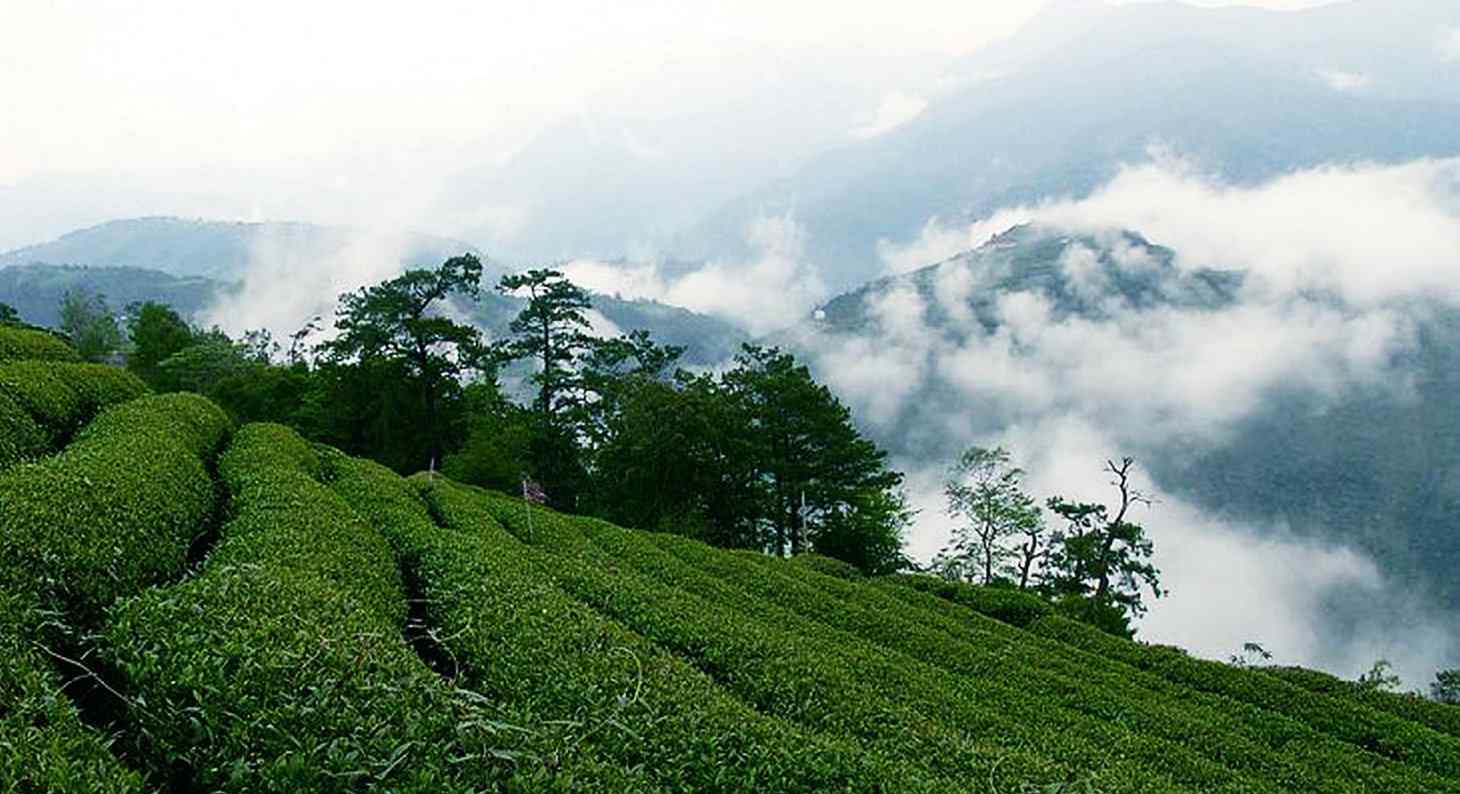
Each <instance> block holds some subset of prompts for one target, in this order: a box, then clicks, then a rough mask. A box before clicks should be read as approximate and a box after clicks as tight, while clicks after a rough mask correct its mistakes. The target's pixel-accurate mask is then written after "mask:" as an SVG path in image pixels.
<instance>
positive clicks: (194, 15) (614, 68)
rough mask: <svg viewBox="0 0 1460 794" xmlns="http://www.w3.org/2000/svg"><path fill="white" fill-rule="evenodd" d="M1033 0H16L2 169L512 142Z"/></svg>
mask: <svg viewBox="0 0 1460 794" xmlns="http://www.w3.org/2000/svg"><path fill="white" fill-rule="evenodd" d="M1204 4H1206V5H1216V4H1225V3H1204ZM1260 4H1261V5H1267V6H1270V7H1297V6H1305V5H1313V4H1314V3H1312V2H1292V0H1269V1H1268V2H1263V3H1260ZM1042 5H1043V2H1042V0H1002V2H998V3H969V2H966V1H961V0H923V1H922V2H911V3H896V4H889V3H842V2H830V1H828V0H808V1H807V2H797V3H786V2H780V0H739V1H738V2H729V1H727V0H711V1H701V2H648V1H646V0H631V1H629V2H622V1H619V2H614V1H610V0H546V1H545V2H537V3H505V2H487V3H481V2H466V1H465V0H430V1H427V2H417V3H411V4H408V5H403V4H370V3H363V4H362V3H352V2H337V1H334V0H331V1H329V2H311V3H299V2H285V1H283V0H257V1H256V2H250V3H241V4H240V3H221V2H188V1H185V0H147V1H146V2H141V1H140V0H132V1H130V2H127V1H123V0H85V1H82V0H4V2H0V96H3V97H5V100H6V108H5V110H6V112H5V113H4V114H3V117H0V141H3V146H0V185H5V184H14V183H17V182H20V181H22V180H24V179H26V178H28V177H36V176H39V175H48V174H78V173H89V172H111V171H125V172H137V171H143V172H151V171H157V172H177V171H179V170H183V169H188V168H245V169H246V168H267V169H275V170H281V171H285V172H288V171H289V170H290V169H299V168H302V167H303V165H304V164H307V163H317V162H321V161H329V162H339V161H346V162H348V161H351V160H356V159H365V158H369V159H378V158H387V159H392V160H401V161H404V162H406V163H408V164H409V165H410V167H411V168H425V169H430V168H432V167H433V166H440V164H442V163H443V162H447V161H450V160H452V159H453V158H455V157H457V156H458V155H459V153H460V152H461V151H462V150H463V149H466V148H473V149H481V148H483V147H485V148H487V149H490V150H496V151H498V152H500V153H502V154H503V155H505V154H506V153H507V152H510V151H511V150H512V149H513V148H514V147H516V146H520V145H521V144H522V142H523V141H524V140H526V139H527V138H528V137H530V136H531V134H532V133H533V132H535V131H536V130H539V129H541V128H542V127H543V126H545V125H547V124H549V123H551V122H552V121H554V120H556V119H559V118H562V117H564V116H567V115H571V114H573V113H579V112H585V111H590V112H591V111H594V110H601V109H605V108H613V109H615V110H616V111H619V112H630V113H633V112H639V113H650V114H652V113H657V112H665V111H667V110H669V109H672V108H678V107H683V106H685V105H694V104H696V103H705V102H711V103H712V102H714V100H715V96H714V94H713V93H708V92H706V90H705V88H706V86H709V85H714V86H720V87H725V86H730V85H734V84H736V83H738V82H744V81H749V82H751V83H756V82H757V81H759V82H761V83H764V82H765V80H766V78H767V77H774V74H775V71H776V69H778V68H789V67H791V66H793V65H795V64H804V63H808V62H809V63H814V62H816V61H817V60H819V59H831V60H834V61H836V62H837V64H838V66H839V67H842V66H845V65H847V64H850V63H856V64H859V65H860V68H863V69H867V70H868V71H869V74H870V73H872V72H874V71H875V72H878V73H884V74H883V76H885V70H886V69H887V68H888V64H889V63H893V62H896V63H922V62H924V61H925V60H926V59H937V58H947V57H952V56H957V55H961V54H967V53H969V52H972V51H974V50H976V49H977V48H979V47H981V46H984V45H986V44H988V43H989V42H992V41H995V40H997V39H999V38H1002V37H1006V36H1008V35H1010V34H1011V33H1013V32H1014V31H1015V30H1016V29H1017V28H1018V26H1019V25H1021V24H1022V23H1024V22H1025V21H1027V20H1028V19H1029V18H1030V17H1031V16H1032V15H1033V14H1034V13H1036V12H1037V11H1038V10H1039V8H1040V7H1041V6H1042ZM853 68H856V67H853ZM897 68H899V67H893V71H896V69H897ZM890 101H892V102H893V104H892V105H890V108H891V112H894V113H895V112H896V111H897V109H898V106H897V104H896V101H895V97H894V98H893V99H892V100H890ZM903 107H904V108H905V107H906V102H904V103H903ZM871 127H872V128H874V129H875V123H874V124H873V125H871ZM3 220H4V219H0V222H3Z"/></svg>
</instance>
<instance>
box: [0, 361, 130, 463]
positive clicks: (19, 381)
mask: <svg viewBox="0 0 1460 794" xmlns="http://www.w3.org/2000/svg"><path fill="white" fill-rule="evenodd" d="M147 391H148V390H147V386H146V384H144V383H142V381H141V380H139V379H138V378H137V376H136V375H133V374H132V373H130V372H128V371H126V370H124V369H118V368H116V367H108V366H104V365H101V364H66V363H55V362H50V361H18V362H10V363H6V364H0V395H3V396H4V397H6V398H9V400H11V401H13V402H15V403H16V404H18V405H19V406H20V407H21V408H23V409H24V410H25V411H26V412H27V413H28V414H30V416H31V418H32V420H34V422H35V423H36V424H37V425H39V426H40V427H41V429H43V430H44V431H45V432H46V435H47V441H48V443H49V444H50V445H51V446H52V447H53V448H54V447H59V446H60V445H62V444H64V443H66V442H67V441H69V440H70V438H71V436H72V435H74V434H75V433H76V431H77V430H78V429H80V428H81V427H82V426H83V425H85V424H86V423H87V421H89V420H90V419H91V417H92V416H94V415H95V414H96V412H97V411H100V410H101V409H102V408H105V407H107V406H109V405H115V404H117V403H122V402H126V401H127V400H132V399H135V398H137V397H141V396H142V395H144V394H146V393H147Z"/></svg>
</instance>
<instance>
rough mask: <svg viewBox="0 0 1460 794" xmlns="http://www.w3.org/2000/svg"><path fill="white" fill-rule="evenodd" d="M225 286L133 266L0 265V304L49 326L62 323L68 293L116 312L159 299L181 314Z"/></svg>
mask: <svg viewBox="0 0 1460 794" xmlns="http://www.w3.org/2000/svg"><path fill="white" fill-rule="evenodd" d="M228 288H229V287H228V285H226V284H224V283H223V282H219V281H214V280H212V279H207V278H202V277H199V276H174V275H172V274H170V273H163V272H161V271H159V270H146V269H143V268H137V267H86V266H80V265H44V264H33V265H13V266H11V267H6V268H0V303H8V304H10V305H11V306H14V307H15V309H16V310H17V311H18V312H20V317H21V319H23V320H25V321H26V322H29V323H34V324H36V325H44V326H49V327H53V328H54V327H57V326H59V325H60V323H61V316H60V306H61V299H62V298H63V297H64V296H65V295H66V293H68V292H80V293H89V294H97V295H101V296H103V297H105V298H106V300H107V305H109V306H110V307H111V308H112V309H113V310H116V311H120V310H121V309H123V308H125V307H126V306H127V305H128V304H130V303H133V302H137V301H158V302H161V303H166V304H167V305H169V306H171V307H173V308H174V309H176V310H177V311H178V313H180V314H182V315H183V316H184V317H193V316H195V315H197V314H198V313H199V312H201V311H202V310H203V309H205V308H207V307H208V306H210V305H212V303H213V302H214V301H215V300H217V299H218V297H219V295H220V294H222V293H223V292H225V291H226V290H228Z"/></svg>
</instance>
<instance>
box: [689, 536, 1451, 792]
mask: <svg viewBox="0 0 1460 794" xmlns="http://www.w3.org/2000/svg"><path fill="white" fill-rule="evenodd" d="M661 545H664V546H665V547H666V548H668V549H670V550H672V551H674V552H675V553H676V555H678V556H681V558H684V559H688V560H698V564H700V565H701V567H703V568H705V569H706V570H714V571H717V572H719V573H720V574H721V575H722V576H724V577H730V576H733V577H734V580H735V581H736V582H741V583H744V582H749V581H755V582H757V583H761V582H762V581H763V586H764V587H766V588H772V589H775V590H777V591H780V590H782V589H786V588H785V585H784V584H783V583H782V580H783V579H785V578H793V579H797V580H800V581H803V582H805V583H807V584H813V585H815V586H817V587H818V588H819V589H821V590H823V591H825V592H826V593H827V594H830V595H833V596H835V597H836V599H837V601H838V602H839V603H838V604H835V605H832V606H830V607H826V608H824V611H825V612H827V613H829V614H830V615H832V616H834V617H835V618H836V619H838V620H846V619H847V617H848V616H849V615H850V614H852V613H853V612H855V611H858V610H861V609H866V610H869V611H870V612H871V614H870V615H868V616H867V617H865V618H863V628H862V629H861V630H860V633H862V634H864V635H867V636H877V635H878V634H881V636H882V641H883V642H885V643H889V644H892V645H894V646H897V647H904V648H906V649H908V650H909V653H910V654H911V655H914V656H917V657H918V658H922V659H927V660H930V661H933V662H934V663H936V664H938V665H940V666H943V667H945V668H947V669H950V670H955V671H962V672H964V673H966V674H969V675H971V676H973V677H975V678H977V679H978V680H979V681H980V682H984V683H983V685H984V686H988V687H998V686H999V685H1000V684H1003V685H1006V686H1012V687H1014V688H1015V689H1016V690H1017V691H1021V692H1024V693H1027V696H1028V697H1029V698H1030V699H1032V700H1042V701H1045V702H1046V703H1047V704H1048V708H1050V709H1052V708H1054V707H1056V706H1058V705H1059V704H1061V703H1063V704H1064V705H1065V706H1066V707H1067V708H1071V709H1074V710H1078V711H1082V712H1086V713H1088V714H1090V715H1091V716H1093V717H1095V718H1097V719H1101V720H1106V721H1110V722H1118V723H1120V724H1122V725H1126V726H1128V727H1130V728H1131V729H1132V730H1135V731H1138V732H1140V733H1149V734H1153V735H1156V736H1161V737H1165V738H1167V739H1169V740H1172V741H1175V742H1177V743H1179V744H1181V745H1183V746H1185V747H1189V748H1191V749H1193V750H1198V751H1200V752H1202V753H1203V754H1205V755H1207V756H1208V757H1210V758H1212V759H1213V760H1216V761H1220V762H1221V763H1223V764H1225V765H1227V766H1229V767H1230V768H1232V769H1234V770H1238V771H1245V772H1247V773H1249V774H1254V775H1257V776H1260V777H1262V778H1266V779H1268V780H1270V781H1272V782H1274V783H1277V784H1279V785H1282V786H1285V787H1298V788H1301V789H1302V790H1305V791H1324V790H1327V791H1337V792H1349V791H1353V790H1373V791H1386V792H1393V791H1432V790H1436V789H1437V788H1443V787H1444V785H1445V783H1444V781H1441V780H1438V779H1437V778H1435V777H1434V776H1433V775H1427V774H1424V773H1421V772H1419V771H1417V770H1414V769H1410V768H1408V767H1404V766H1403V765H1401V764H1399V763H1397V762H1394V761H1391V760H1388V759H1383V758H1379V757H1377V756H1374V755H1372V754H1369V753H1366V752H1362V751H1360V750H1359V749H1357V748H1355V747H1353V746H1351V745H1348V744H1345V743H1343V742H1339V741H1338V740H1336V739H1333V738H1332V737H1328V736H1324V735H1322V734H1319V733H1317V732H1315V731H1313V730H1312V729H1311V728H1309V727H1308V726H1306V725H1303V724H1302V723H1299V722H1297V721H1295V720H1292V719H1289V718H1288V717H1286V716H1284V715H1283V714H1281V713H1278V712H1273V711H1264V710H1262V709H1258V708H1256V707H1253V706H1251V705H1249V704H1238V703H1233V702H1232V701H1229V700H1226V699H1224V698H1218V697H1213V696H1211V695H1206V694H1203V693H1200V692H1196V691H1194V690H1190V689H1186V688H1184V687H1181V686H1178V685H1175V684H1172V683H1171V682H1168V681H1165V680H1164V679H1160V678H1157V677H1155V676H1149V675H1145V674H1143V673H1139V672H1136V671H1133V670H1131V669H1130V668H1129V667H1126V666H1125V665H1122V664H1119V663H1117V662H1112V661H1110V660H1106V659H1103V658H1101V657H1098V656H1094V655H1091V654H1087V653H1084V652H1082V651H1078V650H1076V649H1074V648H1070V647H1067V646H1064V645H1062V644H1060V643H1057V642H1053V641H1050V640H1047V639H1044V638H1042V637H1038V636H1035V635H1032V634H1030V633H1028V632H1025V631H1023V630H1020V629H1018V628H1015V627H1012V626H1009V625H1007V624H1005V623H1002V622H999V621H996V620H994V619H992V618H988V617H986V616H983V615H980V614H978V613H976V612H973V611H971V610H968V609H966V608H964V607H961V606H958V605H956V604H954V603H952V602H950V601H946V600H943V599H940V598H937V597H934V596H932V595H929V594H926V593H922V592H919V591H917V590H914V589H912V588H908V587H904V586H901V585H898V584H894V583H890V582H887V581H885V580H876V583H877V584H878V585H880V586H878V587H862V586H857V585H854V584H851V583H847V582H843V581H840V580H836V579H832V578H828V577H825V576H821V575H818V574H815V573H812V572H809V571H806V570H805V569H803V568H800V567H798V566H794V565H785V564H782V563H781V562H780V561H778V560H774V559H771V558H767V557H764V556H763V555H755V554H743V555H739V556H740V558H741V560H742V561H744V562H746V563H752V564H754V565H755V566H756V567H758V568H760V569H761V572H760V573H758V574H757V573H754V572H752V571H749V570H741V571H736V569H735V568H732V567H730V566H729V565H728V564H726V563H724V562H723V561H722V560H721V556H719V555H713V554H706V553H705V552H706V551H707V550H702V549H696V548H695V547H694V544H684V543H680V542H676V541H671V540H669V539H661ZM808 613H809V610H808ZM844 613H845V614H844ZM930 631H931V633H932V635H931V636H929V632H930ZM940 634H941V635H944V636H947V637H949V638H951V639H953V640H955V641H957V643H956V644H955V645H954V646H945V647H944V648H943V649H942V650H939V648H938V647H937V646H936V645H935V644H931V643H930V640H931V639H933V638H934V637H936V636H937V635H940ZM996 697H997V696H996V695H993V694H985V695H984V698H985V700H986V701H990V702H992V701H993V700H994V699H995V698H996ZM1010 719H1017V718H1016V717H1015V716H1014V712H1013V711H1012V710H1011V711H1010ZM1049 727H1051V728H1053V725H1050V726H1049Z"/></svg>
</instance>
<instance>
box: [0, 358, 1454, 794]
mask: <svg viewBox="0 0 1460 794" xmlns="http://www.w3.org/2000/svg"><path fill="white" fill-rule="evenodd" d="M5 344H6V347H5V350H8V351H11V352H10V353H9V354H8V355H11V356H12V358H14V357H17V356H19V353H17V352H15V351H20V352H25V351H31V352H32V355H31V356H30V358H28V359H23V360H12V361H8V362H5V363H0V574H3V575H0V792H4V793H6V794H8V793H9V792H42V791H58V792H72V791H74V792H83V791H85V792H91V791H104V792H141V791H158V792H162V791H237V792H246V791H247V792H251V791H278V792H294V791H326V792H335V791H338V792H347V791H349V792H353V791H369V790H378V791H401V792H405V791H412V792H428V791H431V792H435V791H444V792H476V791H483V792H485V791H523V792H528V791H532V792H536V791H554V792H557V791H561V792H567V791H584V792H590V791H591V792H616V791H644V792H764V791H776V792H823V791H841V792H868V793H869V794H870V793H872V792H904V791H905V792H1019V793H1021V794H1022V793H1024V792H1029V793H1030V794H1033V793H1034V792H1048V793H1050V794H1054V793H1055V792H1284V791H1302V792H1335V794H1338V793H1339V792H1446V791H1451V792H1455V791H1460V709H1457V708H1455V707H1451V706H1442V705H1439V704H1433V703H1427V702H1423V701H1417V700H1413V699H1408V698H1400V697H1395V696H1384V695H1376V694H1374V693H1366V692H1361V691H1357V690H1354V689H1353V688H1352V687H1351V686H1347V685H1345V684H1344V682H1341V681H1338V680H1337V679H1333V678H1331V677H1328V676H1324V675H1323V674H1320V673H1315V672H1313V671H1306V670H1293V669H1273V670H1253V669H1238V668H1234V667H1230V666H1227V665H1224V664H1220V663H1216V662H1210V661H1204V660H1200V659H1195V658H1192V657H1189V656H1187V655H1185V654H1182V653H1180V652H1178V651H1175V650H1172V649H1166V648H1158V647H1152V646H1146V645H1142V644H1139V643H1133V642H1128V641H1125V640H1119V639H1115V638H1112V637H1109V636H1107V635H1104V634H1100V633H1098V632H1096V631H1094V630H1092V629H1090V628H1088V627H1086V626H1084V625H1082V624H1078V623H1073V622H1070V621H1068V620H1066V619H1064V618H1062V617H1060V616H1058V615H1055V614H1052V613H1050V612H1049V610H1048V609H1046V608H1044V607H1043V606H1042V605H1041V604H1040V603H1038V602H1030V601H1028V600H1027V599H1021V598H1019V597H1017V595H1010V594H1001V593H993V592H987V591H980V590H978V589H976V588H972V589H970V588H964V587H957V586H949V585H946V584H942V583H938V582H934V581H931V580H928V579H923V578H919V577H908V576H902V577H889V578H884V579H875V580H869V579H864V578H862V577H860V576H858V575H857V574H856V573H855V571H852V570H849V569H847V568H846V567H845V566H841V565H839V564H837V563H834V562H832V561H827V560H818V559H814V558H805V559H797V560H793V561H785V560H777V559H771V558H768V557H765V556H763V555H757V554H749V553H736V552H726V551H720V550H716V549H712V548H710V547H707V546H704V545H701V544H699V543H696V542H693V541H689V540H686V539H684V538H680V537H676V536H670V535H659V534H652V533H646V532H640V531H636V530H632V529H624V528H620V527H617V526H613V525H610V524H607V523H604V522H602V521H597V520H593V519H586V518H580V517H575V516H569V515H564V514H559V513H555V512H552V511H549V510H546V509H543V508H540V507H537V506H533V505H529V504H527V503H525V502H522V501H520V500H517V499H513V498H510V497H507V496H503V495H500V494H494V493H489V492H484V491H481V490H477V489H474V488H469V487H465V486H461V485H457V484H454V483H451V482H449V481H445V480H442V479H440V478H434V477H424V476H418V477H415V478H410V479H405V478H401V477H399V476H397V475H396V474H394V473H393V472H391V471H389V470H387V469H384V468H382V467H380V466H378V465H376V464H374V463H370V462H368V461H362V460H357V459H353V458H350V457H348V456H345V455H342V454H340V453H339V452H337V451H334V450H331V449H327V448H322V447H318V446H315V445H312V444H310V443H308V442H306V441H305V440H303V439H302V438H300V437H299V436H298V435H296V434H295V433H293V432H292V431H290V430H288V429H286V428H284V427H280V426H276V425H250V426H246V427H242V428H234V427H231V426H230V423H229V421H228V419H227V418H226V417H225V416H224V415H223V413H222V412H221V411H219V410H218V409H217V408H216V407H215V406H213V405H211V404H210V403H208V402H207V401H206V400H203V399H201V398H198V397H195V396H191V395H167V396H160V397H154V396H147V395H145V394H144V392H145V389H143V388H141V387H140V385H139V384H136V383H134V382H132V381H131V380H129V379H128V378H127V377H126V376H124V375H122V374H119V373H118V372H117V371H116V370H109V369H107V368H104V367H88V366H86V365H79V364H76V363H74V362H71V361H67V360H65V359H66V358H67V357H66V356H65V355H64V351H60V350H58V349H57V348H55V347H54V346H53V345H52V344H51V343H50V342H49V341H48V340H45V339H32V338H25V339H21V340H19V341H16V340H6V341H5ZM7 455H8V456H9V457H6V456H7Z"/></svg>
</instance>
